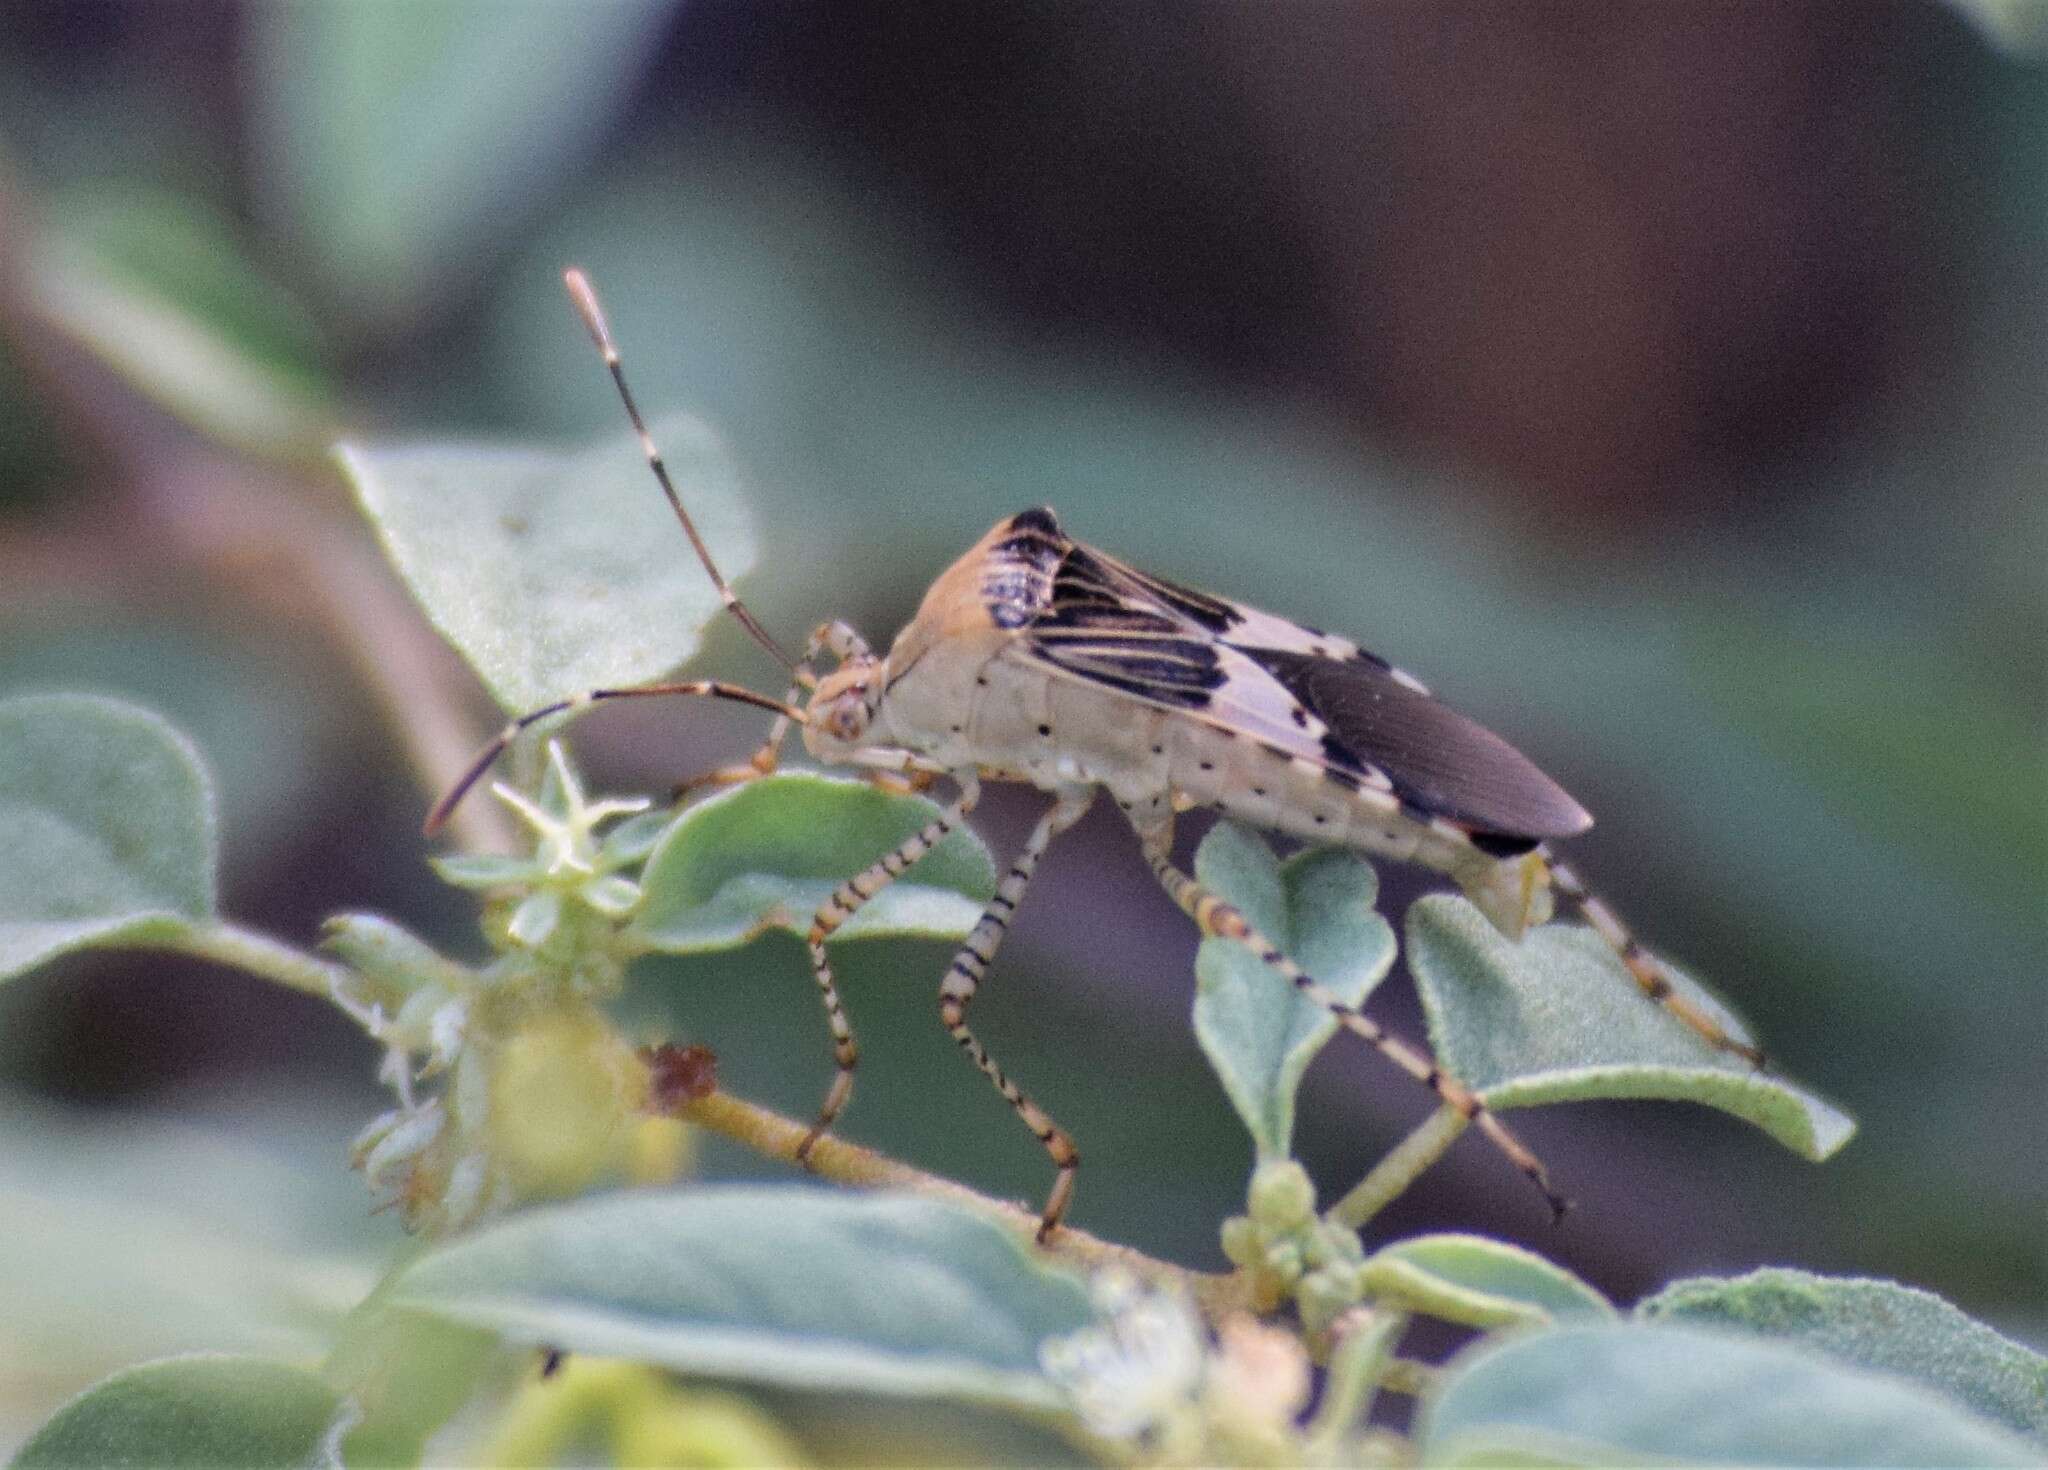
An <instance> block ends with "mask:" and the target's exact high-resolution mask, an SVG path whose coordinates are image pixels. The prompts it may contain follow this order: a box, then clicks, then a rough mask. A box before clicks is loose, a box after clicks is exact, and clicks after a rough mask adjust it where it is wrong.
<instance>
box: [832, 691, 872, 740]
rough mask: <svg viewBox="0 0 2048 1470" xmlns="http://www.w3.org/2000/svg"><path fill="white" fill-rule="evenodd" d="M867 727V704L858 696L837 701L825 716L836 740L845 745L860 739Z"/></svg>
mask: <svg viewBox="0 0 2048 1470" xmlns="http://www.w3.org/2000/svg"><path fill="white" fill-rule="evenodd" d="M867 727H868V709H867V705H866V704H864V703H863V702H862V701H861V700H860V698H859V697H858V696H855V697H852V698H848V699H841V700H839V701H837V702H836V703H834V704H833V706H832V708H831V710H830V712H829V713H827V714H826V716H825V728H826V729H827V730H830V731H831V732H832V738H833V739H834V740H837V741H839V742H841V743H842V744H845V745H851V744H853V742H854V741H856V740H858V739H860V737H861V735H862V734H863V733H864V732H865V731H866V730H867Z"/></svg>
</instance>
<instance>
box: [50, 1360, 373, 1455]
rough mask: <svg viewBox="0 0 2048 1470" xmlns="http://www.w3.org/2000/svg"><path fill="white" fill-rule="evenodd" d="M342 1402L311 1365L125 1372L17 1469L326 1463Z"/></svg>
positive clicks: (200, 1363)
mask: <svg viewBox="0 0 2048 1470" xmlns="http://www.w3.org/2000/svg"><path fill="white" fill-rule="evenodd" d="M340 1412H341V1400H340V1396H339V1395H337V1394H336V1393H335V1391H334V1390H333V1389H331V1388H329V1387H328V1386H327V1385H326V1384H325V1383H323V1382H321V1381H320V1379H319V1378H317V1377H315V1376H314V1375H313V1374H311V1373H308V1372H306V1371H305V1370H304V1369H302V1368H294V1367H292V1366H290V1365H289V1364H286V1363H279V1362H275V1361H273V1360H271V1359H269V1358H256V1357H242V1356H236V1355H229V1354H225V1353H220V1354H215V1353H203V1354H194V1355H193V1356H191V1357H184V1358H164V1359H161V1360H159V1361H157V1362H154V1363H143V1364H140V1365H138V1366H136V1367H133V1368H124V1369H122V1370H121V1371H120V1372H119V1373H116V1374H114V1375H113V1376H112V1377H111V1378H107V1379H105V1380H103V1381H101V1382H99V1383H97V1384H94V1385H93V1386H92V1387H91V1388H89V1389H87V1390H86V1391H85V1392H84V1393H82V1394H80V1395H79V1396H78V1397H77V1398H75V1399H73V1400H72V1401H71V1402H70V1403H68V1404H66V1405H65V1406H64V1407H63V1408H61V1409H59V1410H58V1411H57V1412H56V1414H54V1415H53V1416H52V1417H51V1418H50V1420H49V1421H48V1422H47V1423H45V1424H44V1425H43V1427H42V1428H41V1429H39V1430H37V1431H36V1433H35V1435H34V1437H33V1438H31V1439H30V1440H29V1442H28V1443H27V1444H25V1445H23V1446H22V1448H21V1452H20V1453H19V1454H17V1455H16V1456H15V1457H14V1459H13V1461H12V1462H11V1464H12V1467H13V1470H58V1467H65V1470H73V1467H85V1466H105V1465H151V1466H163V1467H184V1466H189V1467H192V1470H240V1467H247V1470H282V1467H286V1466H295V1465H304V1466H314V1465H318V1464H321V1463H323V1459H324V1457H323V1453H322V1451H323V1449H324V1447H325V1443H326V1440H327V1438H328V1434H329V1431H330V1427H331V1426H332V1425H333V1423H334V1421H335V1419H336V1416H337V1415H338V1414H339V1413H340Z"/></svg>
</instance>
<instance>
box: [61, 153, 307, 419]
mask: <svg viewBox="0 0 2048 1470" xmlns="http://www.w3.org/2000/svg"><path fill="white" fill-rule="evenodd" d="M28 282H29V290H30V294H31V297H32V299H33V300H34V302H35V305H36V307H37V309H38V310H40V311H41V312H42V313H43V315H45V316H46V317H48V318H49V319H50V320H52V321H54V322H56V323H57V324H58V325H59V326H61V327H62V328H64V330H66V331H67V332H69V333H71V334H72V335H73V336H74V337H77V338H78V339H79V340H80V341H82V342H84V343H85V344H86V345H87V346H88V347H90V348H91V349H92V350H93V351H94V352H96V353H98V354H99V355H100V356H101V357H102V358H104V359H106V361H107V362H109V363H110V364H112V365H113V367H114V368H115V370H116V371H118V372H119V373H120V374H121V375H122V376H123V377H125V378H127V379H128V380H129V381H130V382H131V383H133V384H134V385H135V386H136V387H137V388H139V389H141V390H142V391H143V392H144V393H147V394H148V395H149V396H150V397H151V398H153V399H155V400H156V401H157V402H159V403H161V404H162V405H163V406H164V407H166V408H168V409H170V410H171V412H173V413H175V414H177V415H178V416H179V417H180V418H183V419H184V420H186V421H187V422H188V423H191V424H193V425H194V426H196V427H197V428H199V429H200V430H202V431H203V432H205V433H208V434H211V435H213V436H214V437H215V438H217V439H221V440H223V441H225V442H227V443H229V444H232V445H234V446H236V447H238V448H242V449H248V450H252V451H254V452H256V453H259V454H271V455H279V456H283V455H311V454H313V453H315V452H316V451H317V450H318V448H319V446H320V445H321V444H322V443H324V442H325V440H326V438H327V435H328V424H329V422H330V419H331V415H332V401H331V392H330V388H329V385H328V383H327V380H326V377H325V375H324V373H323V372H322V371H321V369H320V367H319V361H320V357H321V345H320V339H319V334H318V331H317V329H316V328H315V326H314V324H313V321H312V318H311V317H309V316H308V315H307V314H306V312H305V311H304V309H303V308H302V307H300V305H299V304H298V303H297V302H296V301H294V300H293V299H292V298H291V297H290V296H289V295H288V294H287V293H286V292H285V291H284V290H283V289H282V288H281V287H279V286H277V285H276V284H275V283H273V282H271V281H270V280H268V279H266V278H265V277H264V276H263V274H262V273H261V272H260V271H259V270H258V269H257V268H256V266H255V265H254V264H253V263H252V262H251V261H250V260H249V258H248V256H247V254H246V253H245V252H244V251H243V249H242V248H241V243H240V242H239V241H238V240H237V239H235V237H234V235H233V233H232V231H231V230H230V228H229V226H228V222H227V221H226V220H225V219H223V218H221V217H220V216H218V215H216V214H213V213H210V212H208V211H206V210H204V209H202V208H201V207H200V206H198V205H196V204H195V203H193V202H192V201H191V200H190V199H189V198H186V197H182V196H177V195H170V194H160V193H155V192H151V191H146V190H139V189H134V188H114V187H103V188H97V189H87V190H79V191H77V192H75V193H73V194H71V195H69V196H67V197H65V198H63V199H61V200H59V201H58V203H57V204H56V205H55V206H54V207H53V208H52V210H51V212H50V217H49V220H48V223H47V225H46V227H45V229H44V231H43V232H42V233H41V234H40V235H39V236H38V238H37V239H36V240H35V242H34V245H33V248H32V250H31V252H30V255H29V266H28Z"/></svg>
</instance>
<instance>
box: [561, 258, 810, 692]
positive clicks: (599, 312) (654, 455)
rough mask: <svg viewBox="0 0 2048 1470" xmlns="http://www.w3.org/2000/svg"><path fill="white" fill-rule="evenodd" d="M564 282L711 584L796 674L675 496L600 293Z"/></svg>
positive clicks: (577, 278) (565, 277) (573, 272)
mask: <svg viewBox="0 0 2048 1470" xmlns="http://www.w3.org/2000/svg"><path fill="white" fill-rule="evenodd" d="M562 281H563V283H564V284H565V285H567V286H568V288H569V299H570V300H572V301H574V302H575V303H576V314H577V315H578V316H580V317H582V318H583V325H584V327H585V328H586V329H588V331H589V332H590V340H591V341H593V342H595V343H596V344H597V350H598V351H599V352H600V353H602V354H603V356H604V365H605V366H606V367H607V368H608V369H610V370H611V375H612V382H613V383H614V384H615V385H616V386H617V387H618V390H619V401H620V402H621V403H623V404H625V405H626V417H627V418H629V419H631V420H632V421H633V432H634V433H636V434H638V435H639V436H640V448H641V450H642V452H644V453H645V454H646V456H647V467H648V468H649V469H651V470H653V471H654V478H655V479H656V480H658V481H660V482H661V493H662V494H663V495H666V496H667V497H668V503H669V508H670V509H671V510H673V511H674V512H675V513H676V519H677V520H678V521H680V522H681V523H682V527H683V534H684V535H686V536H688V537H689V538H690V545H692V546H693V547H695V548H696V550H697V560H699V561H701V562H702V563H704V570H705V571H706V572H708V573H709V574H710V576H711V581H712V585H714V586H715V587H717V588H718V595H719V597H721V598H722V599H724V602H725V609H726V611H727V612H729V613H731V614H732V615H733V616H734V617H736V618H738V619H739V621H740V626H741V627H743V628H745V629H746V630H747V632H748V633H749V634H750V635H751V636H752V637H753V640H754V641H755V642H756V643H758V644H760V645H761V646H762V647H763V648H765V649H767V650H768V652H770V653H771V654H773V655H774V656H775V657H776V659H777V660H778V661H780V663H781V664H782V666H783V667H784V668H785V669H788V670H789V671H790V672H791V673H795V672H796V660H795V659H793V658H791V657H790V656H789V655H788V654H786V653H784V652H783V651H782V645H780V644H779V643H777V642H776V641H775V640H774V639H773V638H771V637H769V636H768V630H767V629H766V628H764V627H762V626H761V624H760V622H759V620H757V619H756V618H755V617H754V615H753V614H752V613H751V612H749V611H748V610H747V605H746V604H745V603H744V602H741V601H740V599H739V594H738V593H736V592H734V591H733V590H732V584H731V583H730V582H728V581H726V580H725V575H724V573H722V572H720V571H719V570H718V564H717V563H716V562H714V561H712V560H711V548H710V547H708V546H706V545H705V544H704V538H703V537H702V536H700V535H698V534H697V527H696V526H695V525H694V524H693V523H692V522H691V520H690V513H689V512H688V511H686V510H684V509H683V501H682V497H681V496H679V495H677V494H676V487H675V483H674V482H673V481H672V480H670V479H669V477H668V466H667V465H665V464H663V463H662V461H661V451H660V450H659V449H656V448H655V447H654V436H653V435H651V434H649V433H648V432H647V421H646V420H645V419H643V418H641V417H640V405H639V404H637V403H635V402H634V401H633V390H632V389H631V388H628V387H627V386H626V374H625V370H624V369H623V368H621V367H620V366H619V349H618V347H617V346H616V345H614V343H613V342H612V330H611V327H610V326H609V325H608V324H607V323H606V322H605V319H604V308H603V307H602V306H600V305H598V303H597V292H596V291H595V290H593V289H592V288H591V285H590V277H588V276H586V275H585V274H583V272H582V270H581V269H580V268H578V267H576V266H571V267H569V269H568V270H566V271H564V272H562Z"/></svg>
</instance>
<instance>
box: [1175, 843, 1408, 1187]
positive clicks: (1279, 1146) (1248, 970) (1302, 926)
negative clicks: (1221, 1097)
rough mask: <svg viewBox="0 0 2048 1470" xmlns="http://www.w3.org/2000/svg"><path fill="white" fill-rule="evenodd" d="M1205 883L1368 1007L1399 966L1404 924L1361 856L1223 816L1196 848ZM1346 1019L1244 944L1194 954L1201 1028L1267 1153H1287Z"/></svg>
mask: <svg viewBox="0 0 2048 1470" xmlns="http://www.w3.org/2000/svg"><path fill="white" fill-rule="evenodd" d="M1195 874H1196V876H1197V877H1198V878H1199V879H1200V880H1201V882H1202V884H1203V885H1204V886H1205V887H1207V888H1209V889H1211V890H1212V891H1214V892H1215V893H1217V894H1218V895H1220V896H1221V897H1223V898H1225V899H1227V900H1228V901H1229V902H1230V903H1232V904H1234V905H1236V906H1237V908H1238V909H1240V910H1241V911H1242V912H1243V913H1244V915H1245V917H1246V918H1248V919H1249V920H1251V922H1252V925H1253V927H1254V928H1256V929H1258V930H1259V931H1260V932H1261V933H1263V934H1264V935H1265V936H1266V937H1267V938H1269V939H1271V940H1272V941H1273V942H1274V943H1275V944H1277V945H1279V946H1280V948H1281V949H1282V950H1284V951H1285V952H1286V953H1287V954H1288V956H1289V957H1290V958H1292V959H1293V960H1294V961H1295V962H1296V963H1297V964H1299V965H1300V966H1301V967H1302V968H1303V969H1304V970H1306V971H1307V972H1308V973H1309V974H1311V975H1313V976H1315V978H1316V979H1317V980H1318V981H1320V982H1321V983H1322V984H1323V985H1324V986H1325V987H1326V988H1327V989H1329V990H1330V991H1331V992H1333V993H1334V994H1336V995H1337V996H1338V997H1340V998H1341V999H1343V1000H1345V1001H1348V1002H1350V1003H1351V1004H1353V1005H1357V1004H1359V1003H1360V1002H1362V1001H1363V1000H1364V999H1365V997H1366V996H1367V995H1369V994H1371V992H1372V988H1373V987H1374V986H1375V985H1377V984H1379V982H1380V981H1381V980H1382V979H1384V978H1385V977H1386V973H1387V971H1388V970H1389V969H1390V968H1391V967H1392V965H1393V963H1394V948H1395V946H1394V931H1393V930H1392V929H1391V928H1389V927H1388V925H1387V922H1386V920H1384V919H1382V918H1381V917H1380V916H1379V914H1378V913H1377V912H1375V911H1374V909H1373V902H1374V900H1375V899H1376V898H1377V897H1378V896H1379V880H1378V878H1377V876H1376V875H1375V874H1374V872H1373V870H1372V867H1371V866H1370V865H1369V864H1368V863H1366V862H1364V861H1363V860H1361V859H1360V858H1359V857H1358V856H1357V855H1356V854H1354V853H1349V852H1344V851H1341V850H1339V849H1336V848H1318V849H1314V850H1311V851H1308V852H1302V853H1297V854H1295V856H1293V857H1292V858H1290V859H1289V860H1288V861H1287V862H1286V863H1285V864H1284V865H1283V864H1281V863H1279V862H1278V861H1276V860H1275V858H1274V857H1273V850H1272V849H1271V848H1270V847H1268V846H1267V845H1266V844H1265V842H1264V841H1262V840H1261V839H1260V838H1258V837H1257V836H1255V835H1254V834H1252V833H1251V832H1248V831H1246V830H1245V829H1244V828H1242V827H1239V826H1236V825H1234V824H1232V823H1229V822H1218V823H1217V824H1216V825H1215V827H1213V828H1211V829H1210V832H1209V835H1208V836H1207V837H1206V838H1205V839H1203V842H1202V845H1201V847H1200V848H1199V849H1198V850H1197V851H1196V853H1195ZM1336 1030H1337V1021H1336V1018H1335V1017H1333V1016H1332V1015H1331V1014H1330V1013H1329V1012H1328V1011H1327V1010H1325V1009H1324V1008H1323V1007H1322V1006H1319V1005H1316V1004H1315V1003H1314V1002H1312V1001H1310V1000H1308V999H1306V998H1305V997H1303V996H1302V995H1301V994H1300V993H1299V992H1298V991H1296V990H1295V989H1294V988H1293V987H1292V986H1290V985H1289V984H1288V983H1287V982H1286V980H1285V979H1284V978H1283V977H1281V976H1280V975H1279V974H1277V973H1276V972H1275V971H1274V970H1273V968H1272V967H1271V966H1270V965H1267V964H1265V963H1264V962H1262V961H1261V960H1260V959H1259V957H1258V956H1257V955H1256V954H1254V953H1253V952H1252V951H1251V950H1250V949H1249V948H1247V947H1246V946H1245V945H1243V944H1241V943H1239V942H1238V941H1236V940H1231V939H1206V940H1204V941H1203V942H1202V947H1201V950H1200V952H1199V953H1198V954H1197V955H1196V957H1195V1037H1196V1039H1197V1040H1198V1041H1200V1042H1201V1045H1202V1050H1203V1051H1204V1052H1205V1053H1207V1054H1208V1057H1209V1063H1210V1065H1211V1066H1213V1067H1214V1068H1215V1069H1216V1075H1217V1076H1218V1077H1220V1078H1221V1079H1222V1081H1223V1090H1224V1091H1225V1092H1226V1093H1228V1094H1229V1096H1230V1101H1231V1104H1232V1105H1233V1106H1234V1107H1235V1108H1236V1109H1237V1111H1238V1115H1239V1116H1240V1117H1242V1118H1243V1119H1244V1122H1245V1126H1246V1127H1247V1128H1249V1129H1250V1130H1251V1135H1252V1140H1253V1142H1254V1143H1255V1144H1256V1145H1257V1146H1258V1150H1259V1156H1260V1157H1261V1158H1284V1157H1286V1155H1287V1150H1288V1144H1289V1141H1290V1140H1291V1139H1292V1137H1293V1134H1294V1093H1295V1089H1296V1088H1297V1087H1299V1086H1300V1085H1301V1076H1302V1073H1303V1072H1304V1071H1305V1070H1307V1068H1308V1064H1309V1063H1310V1062H1311V1061H1313V1060H1314V1059H1315V1055H1316V1053H1317V1052H1318V1051H1320V1050H1321V1049H1322V1047H1323V1044H1324V1043H1325V1042H1327V1041H1328V1040H1329V1039H1330V1037H1331V1036H1332V1035H1334V1034H1335V1033H1336Z"/></svg>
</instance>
